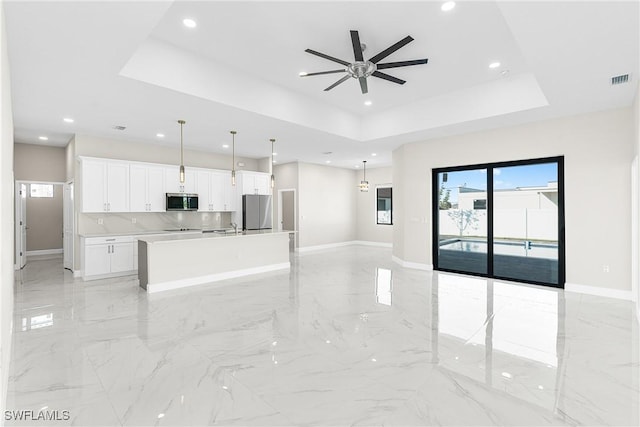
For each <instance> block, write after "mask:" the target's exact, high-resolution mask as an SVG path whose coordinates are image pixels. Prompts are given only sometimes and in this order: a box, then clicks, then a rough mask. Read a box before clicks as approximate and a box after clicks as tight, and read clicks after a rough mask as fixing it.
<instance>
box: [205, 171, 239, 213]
mask: <svg viewBox="0 0 640 427" xmlns="http://www.w3.org/2000/svg"><path fill="white" fill-rule="evenodd" d="M211 177H212V184H211V187H212V188H213V189H214V190H213V191H214V192H215V199H214V208H215V209H214V210H215V211H218V212H230V211H235V210H236V187H235V186H233V185H231V172H228V171H215V172H213V173H212V174H211Z"/></svg>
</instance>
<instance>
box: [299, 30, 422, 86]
mask: <svg viewBox="0 0 640 427" xmlns="http://www.w3.org/2000/svg"><path fill="white" fill-rule="evenodd" d="M412 41H413V38H412V37H411V36H407V37H405V38H403V39H402V40H400V41H399V42H397V43H395V44H394V45H392V46H389V47H388V48H386V49H385V50H383V51H382V52H380V53H378V54H377V55H374V56H372V57H371V58H369V59H368V60H367V61H365V59H364V56H363V55H362V51H363V50H364V48H366V46H365V45H363V44H361V43H360V36H359V35H358V32H357V31H355V30H351V44H352V45H353V55H354V57H355V62H347V61H343V60H342V59H338V58H334V57H333V56H329V55H325V54H324V53H320V52H317V51H315V50H312V49H306V50H305V52H308V53H310V54H312V55H316V56H319V57H321V58H324V59H328V60H329V61H333V62H337V63H338V64H342V65H344V66H345V67H347V68H343V69H340V70H330V71H320V72H317V73H301V74H300V77H309V76H319V75H322V74H335V73H345V72H346V73H347V75H346V76H344V77H342V78H341V79H340V80H338V81H337V82H335V83H334V84H332V85H331V86H329V87H328V88H326V89H325V92H326V91H328V90H331V89H333V88H334V87H336V86H338V85H339V84H340V83H344V82H345V81H347V80H349V77H353V78H354V79H358V80H359V81H360V90H362V93H363V94H365V93H367V92H368V91H369V89H368V87H367V77H369V76H373V77H378V78H380V79H384V80H388V81H390V82H393V83H397V84H400V85H403V84H405V83H406V81H405V80H402V79H399V78H397V77H393V76H390V75H389V74H386V73H381V72H380V71H378V70H384V69H387V68H398V67H407V66H409V65H420V64H426V63H427V61H428V59H415V60H412V61H400V62H386V63H382V64H379V62H380V61H381V60H383V59H384V58H386V57H387V56H389V55H391V54H392V53H393V52H395V51H396V50H398V49H400V48H401V47H403V46H405V45H406V44H408V43H410V42H412Z"/></svg>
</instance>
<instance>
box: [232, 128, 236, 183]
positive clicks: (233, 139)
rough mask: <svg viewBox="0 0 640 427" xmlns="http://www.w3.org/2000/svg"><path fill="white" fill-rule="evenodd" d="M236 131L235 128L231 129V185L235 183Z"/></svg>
mask: <svg viewBox="0 0 640 427" xmlns="http://www.w3.org/2000/svg"><path fill="white" fill-rule="evenodd" d="M236 133H237V132H236V131H235V130H232V131H231V144H232V145H231V146H232V147H233V148H232V151H231V153H232V154H231V156H232V163H231V185H236Z"/></svg>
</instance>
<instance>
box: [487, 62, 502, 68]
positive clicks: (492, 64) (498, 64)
mask: <svg viewBox="0 0 640 427" xmlns="http://www.w3.org/2000/svg"><path fill="white" fill-rule="evenodd" d="M499 66H500V63H499V62H497V61H496V62H492V63H491V64H489V68H492V69H493V68H498V67H499Z"/></svg>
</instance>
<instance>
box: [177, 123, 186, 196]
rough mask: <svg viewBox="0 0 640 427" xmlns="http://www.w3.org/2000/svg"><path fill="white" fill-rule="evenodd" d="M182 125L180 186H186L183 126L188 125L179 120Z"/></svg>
mask: <svg viewBox="0 0 640 427" xmlns="http://www.w3.org/2000/svg"><path fill="white" fill-rule="evenodd" d="M178 123H180V184H184V143H183V141H182V126H183V125H184V124H185V123H186V122H185V121H184V120H178Z"/></svg>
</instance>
